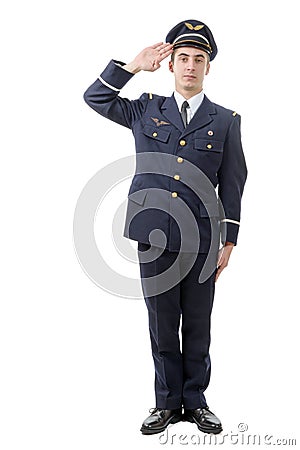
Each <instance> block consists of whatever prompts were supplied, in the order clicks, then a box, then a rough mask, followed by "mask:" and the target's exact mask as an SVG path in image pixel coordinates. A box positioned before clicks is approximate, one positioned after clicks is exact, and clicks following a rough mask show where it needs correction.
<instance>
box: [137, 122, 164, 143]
mask: <svg viewBox="0 0 300 450" xmlns="http://www.w3.org/2000/svg"><path fill="white" fill-rule="evenodd" d="M143 133H144V134H145V135H146V136H147V137H149V138H151V139H153V140H155V141H159V142H164V143H166V142H168V140H169V137H170V134H171V131H170V130H165V129H162V128H158V127H153V126H151V125H145V126H144V128H143Z"/></svg>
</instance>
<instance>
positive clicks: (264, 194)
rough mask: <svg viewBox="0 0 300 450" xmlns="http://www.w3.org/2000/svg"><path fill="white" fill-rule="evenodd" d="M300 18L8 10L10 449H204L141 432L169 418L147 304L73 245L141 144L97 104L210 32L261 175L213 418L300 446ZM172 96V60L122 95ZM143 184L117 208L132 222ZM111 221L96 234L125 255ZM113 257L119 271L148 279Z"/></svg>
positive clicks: (4, 431) (217, 322) (24, 6)
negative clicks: (86, 214) (97, 183)
mask: <svg viewBox="0 0 300 450" xmlns="http://www.w3.org/2000/svg"><path fill="white" fill-rule="evenodd" d="M7 5H8V3H7ZM296 6H297V2H295V1H292V0H287V1H285V2H276V1H251V2H242V1H235V0H227V1H221V0H220V1H206V2H203V1H199V0H191V1H190V2H176V1H173V2H162V1H159V2H158V1H154V0H153V1H148V2H136V3H134V2H130V1H127V2H119V3H118V2H103V1H100V0H98V1H92V0H85V1H63V0H60V1H52V2H50V1H49V2H38V1H32V0H31V1H30V0H29V1H26V2H10V3H9V6H6V7H5V10H4V11H2V13H1V27H0V30H1V35H2V36H1V43H2V50H1V60H2V61H1V67H2V68H1V79H2V81H1V110H2V113H1V115H2V116H1V156H2V158H1V159H2V162H1V198H2V200H1V230H2V231H1V238H2V239H1V256H2V271H1V272H2V277H1V279H2V281H1V290H2V294H1V317H0V320H1V327H0V333H1V355H0V361H1V366H2V367H1V372H0V376H1V383H0V387H1V391H2V392H1V400H0V405H1V410H2V413H1V414H2V417H1V432H0V441H1V443H0V444H1V445H0V447H1V449H3V450H10V449H14V450H23V449H25V448H28V449H29V448H30V449H31V450H35V449H43V450H48V449H49V450H50V449H51V450H53V449H57V450H60V449H61V450H68V449H70V450H79V449H80V450H83V449H89V450H96V449H100V448H105V449H115V448H131V447H132V448H151V449H153V448H161V447H170V448H182V446H183V444H182V443H180V442H179V436H180V435H181V434H184V433H186V434H187V435H188V436H191V435H192V434H195V433H196V434H197V433H199V434H201V433H200V432H198V430H197V428H196V426H193V425H191V424H183V423H181V424H176V425H175V426H174V427H172V428H171V429H170V430H171V432H172V433H173V434H176V436H177V437H176V438H175V442H176V443H175V444H172V445H171V444H170V442H169V443H167V444H165V445H162V444H160V443H159V440H158V436H142V435H141V434H140V432H139V428H140V425H141V422H142V421H143V420H144V418H145V417H146V416H147V415H148V409H149V408H151V407H153V406H155V401H154V387H153V382H154V369H153V362H152V356H151V351H150V340H149V336H148V323H147V312H146V307H145V305H144V302H143V301H142V300H129V299H124V298H120V297H116V296H113V295H111V294H108V293H106V292H104V291H103V290H101V289H100V288H99V287H98V286H96V284H94V283H93V282H92V281H91V280H90V279H89V278H88V277H87V275H86V274H85V273H84V271H83V270H82V268H81V266H80V264H79V262H78V260H77V257H76V253H75V250H74V247H73V236H72V226H73V214H74V209H75V206H76V202H77V199H78V196H79V195H80V192H81V190H82V189H83V187H84V185H85V184H86V183H87V182H88V180H89V179H90V178H91V177H92V176H93V175H94V174H95V173H96V172H97V171H98V170H100V169H101V168H102V167H104V166H105V165H106V164H108V163H111V162H113V161H114V160H117V159H118V158H120V157H123V156H126V155H130V154H133V153H134V146H133V139H132V135H131V132H130V131H129V130H127V129H125V128H122V127H120V126H117V125H115V124H113V123H110V122H108V121H107V120H105V119H103V118H102V117H100V116H99V115H97V114H96V113H95V112H94V111H92V110H91V109H90V108H89V107H88V106H87V105H86V104H85V103H84V101H83V92H84V91H85V90H86V89H87V87H88V86H89V85H90V84H91V83H92V82H93V81H94V80H95V79H96V78H97V77H98V75H99V74H100V72H101V71H102V70H103V69H104V67H105V66H106V64H107V63H108V62H109V60H110V59H111V58H115V59H119V60H122V61H129V60H130V59H131V58H133V57H134V56H135V54H136V53H137V52H138V51H140V50H141V49H142V48H143V47H145V46H148V45H151V44H154V43H156V42H159V41H162V40H164V39H165V36H166V34H167V32H168V31H169V30H170V29H171V28H172V27H173V26H174V25H175V24H176V23H178V22H180V21H182V20H187V19H193V18H195V19H199V20H202V21H203V22H205V23H207V24H208V25H209V27H210V28H211V29H212V31H213V33H214V36H215V40H216V42H217V44H218V47H219V54H218V56H217V58H216V59H215V61H213V62H212V64H211V73H210V74H209V75H208V77H207V78H206V84H205V92H206V94H207V96H208V97H209V98H210V99H211V100H212V101H214V102H216V103H219V104H221V105H224V106H226V107H228V108H231V109H234V110H237V111H238V112H239V113H240V114H241V116H242V135H243V145H244V151H245V156H246V159H247V165H248V170H249V177H248V181H247V184H246V188H245V194H244V198H243V211H242V226H241V230H240V235H239V242H238V246H237V247H236V248H235V249H234V252H233V254H232V258H231V261H230V266H229V267H228V268H227V269H226V271H224V272H223V274H222V276H221V278H220V279H219V281H218V283H217V287H216V296H215V304H214V311H213V318H212V345H211V357H212V377H211V383H210V386H209V388H208V390H207V392H206V394H207V395H206V396H207V400H208V404H209V406H210V407H211V409H212V410H213V411H214V412H215V413H216V414H217V415H218V416H219V417H220V418H221V419H222V422H223V426H224V434H226V433H229V434H230V433H231V432H232V433H237V427H238V424H239V423H242V422H243V423H246V424H247V425H248V427H249V429H248V433H249V434H260V435H261V436H262V437H263V436H264V435H265V434H268V435H273V436H274V438H275V437H276V438H296V437H298V438H299V435H298V436H297V428H299V425H298V417H297V416H298V415H299V407H298V398H297V396H298V385H299V382H298V380H299V372H297V371H298V361H297V360H298V356H299V349H298V344H297V342H298V339H299V336H298V328H299V325H298V322H299V316H298V302H299V289H298V286H299V283H298V267H297V266H298V262H299V257H298V254H299V251H298V227H299V195H298V190H299V188H298V166H297V162H298V161H299V158H298V153H299V143H298V138H297V135H298V134H297V133H298V131H299V118H298V117H299V115H298V108H299V106H298V105H299V98H298V92H299V63H298V59H299V58H298V48H299V31H298V24H299V17H298V14H296ZM172 90H173V76H172V74H170V73H169V72H168V70H167V62H165V63H163V64H162V68H161V69H160V70H159V71H157V72H155V73H153V74H148V73H140V74H138V75H137V76H136V77H134V79H133V80H131V81H130V83H129V84H128V85H127V86H126V87H125V88H124V92H123V93H122V95H124V96H128V97H129V98H137V97H139V96H140V94H141V93H142V92H155V93H158V94H163V95H170V94H171V93H172ZM125 184H126V183H125ZM125 184H124V189H119V190H118V196H116V195H115V197H113V195H114V194H113V193H112V194H111V195H112V202H115V203H116V207H117V206H118V204H119V202H121V201H123V200H124V199H125V198H126V195H127V188H128V186H129V184H128V183H127V185H126V186H125ZM120 195H121V196H122V195H123V198H122V199H121V198H120ZM107 211H109V208H108V209H107ZM110 219H111V218H110V215H109V214H108V213H105V211H104V212H102V213H101V214H100V213H99V214H98V216H97V220H96V230H95V231H96V234H97V238H98V240H100V241H101V242H102V244H103V243H107V246H108V247H107V248H109V246H111V242H110V228H109V227H110ZM111 249H112V252H114V249H113V246H112V247H111ZM112 252H110V251H108V252H107V253H109V254H110V255H111V262H112V263H114V261H115V262H116V264H117V267H116V269H118V265H119V267H120V271H121V272H122V273H123V272H124V273H127V275H129V276H130V275H131V276H133V277H137V276H138V266H137V264H131V263H128V262H126V261H123V262H122V261H121V262H120V258H118V257H117V255H116V257H115V258H114V257H113V256H112V255H113V253H112ZM298 441H299V439H298ZM228 442H229V441H228ZM271 442H273V441H271ZM191 445H192V444H190V445H188V447H189V446H191ZM239 447H240V445H239ZM261 447H262V446H261ZM223 448H232V445H230V444H229V443H228V444H226V445H223Z"/></svg>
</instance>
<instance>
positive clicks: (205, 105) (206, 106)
mask: <svg viewBox="0 0 300 450" xmlns="http://www.w3.org/2000/svg"><path fill="white" fill-rule="evenodd" d="M161 111H162V114H163V115H164V116H165V117H166V118H167V119H168V120H169V121H170V122H171V123H172V124H173V125H175V127H176V128H178V129H179V130H180V131H181V132H182V136H186V135H188V134H189V133H193V132H194V131H195V130H197V129H199V128H202V127H204V126H205V125H208V124H209V123H210V122H212V120H213V117H211V116H212V115H214V114H216V108H215V106H214V104H213V103H212V102H211V101H210V100H209V99H208V98H207V97H206V95H204V99H203V102H202V103H201V105H200V106H199V108H198V110H197V111H196V114H195V115H194V117H193V118H192V120H191V121H190V123H189V124H188V125H187V127H186V128H184V126H183V122H182V119H181V114H180V112H179V109H178V106H177V103H176V100H175V98H174V94H173V95H172V97H167V98H166V100H165V101H164V102H163V104H162V105H161Z"/></svg>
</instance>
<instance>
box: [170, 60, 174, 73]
mask: <svg viewBox="0 0 300 450" xmlns="http://www.w3.org/2000/svg"><path fill="white" fill-rule="evenodd" d="M169 71H170V72H172V73H173V72H174V69H173V63H172V61H169Z"/></svg>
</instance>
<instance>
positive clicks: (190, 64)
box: [186, 58, 195, 71]
mask: <svg viewBox="0 0 300 450" xmlns="http://www.w3.org/2000/svg"><path fill="white" fill-rule="evenodd" d="M186 68H187V70H189V71H193V70H195V62H194V61H193V59H192V58H189V59H188V63H187V66H186Z"/></svg>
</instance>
